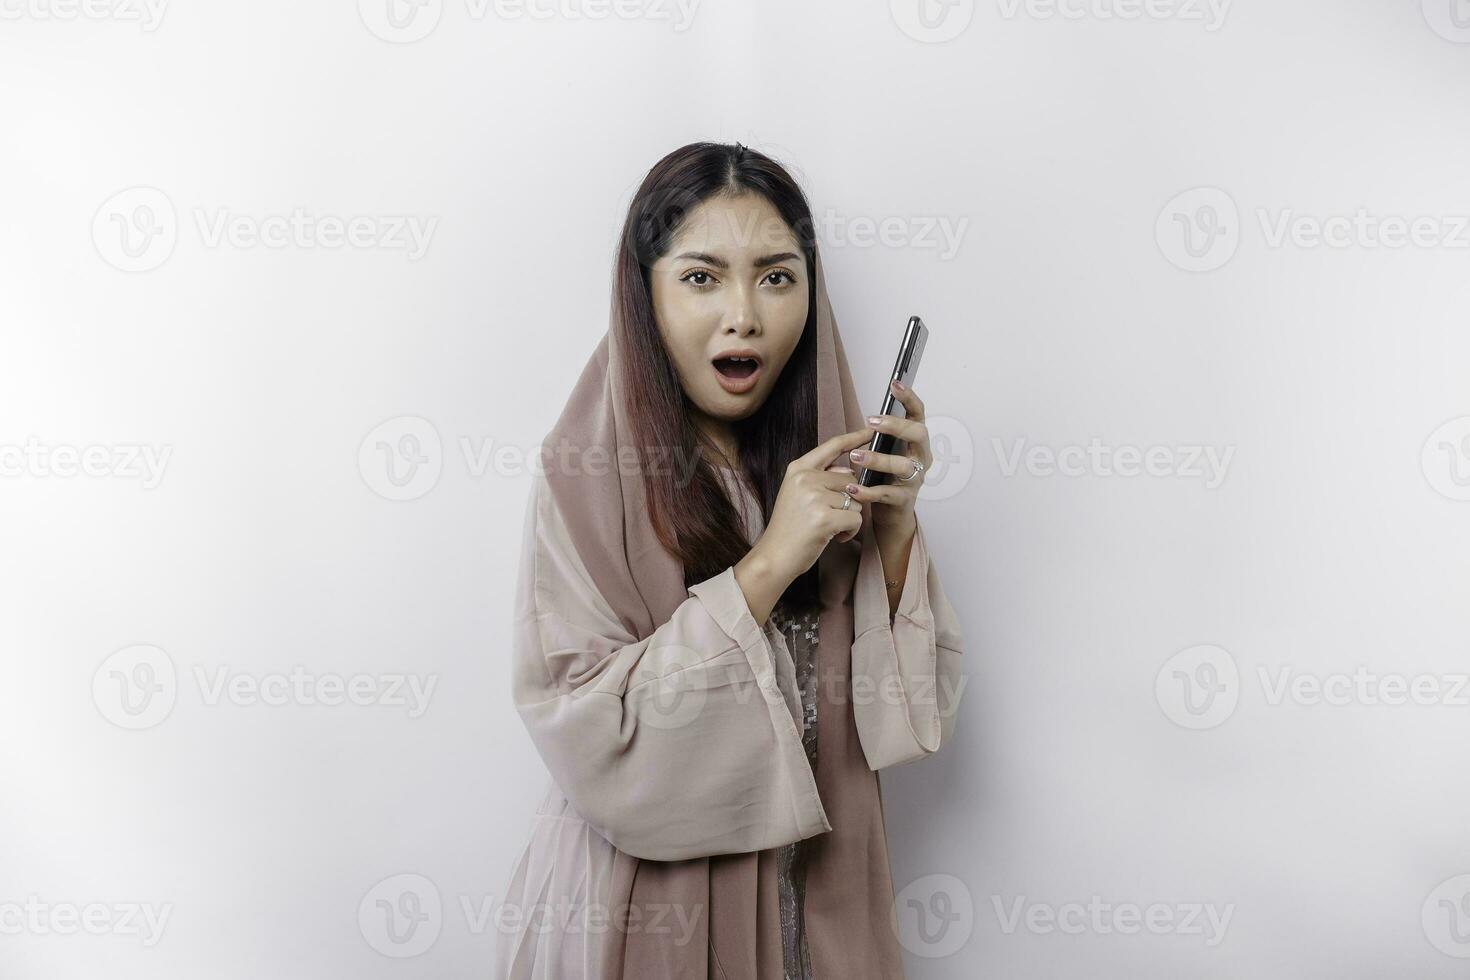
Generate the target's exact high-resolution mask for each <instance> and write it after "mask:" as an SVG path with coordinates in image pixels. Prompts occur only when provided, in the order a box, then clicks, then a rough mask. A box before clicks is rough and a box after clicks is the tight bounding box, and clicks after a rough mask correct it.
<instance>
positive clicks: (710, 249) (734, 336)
mask: <svg viewBox="0 0 1470 980" xmlns="http://www.w3.org/2000/svg"><path fill="white" fill-rule="evenodd" d="M808 274H809V273H808V269H807V263H806V257H805V255H804V254H803V253H802V250H801V245H800V243H799V242H798V241H797V239H796V236H795V235H794V234H793V233H792V231H791V228H790V226H788V225H787V224H786V222H785V221H784V220H782V218H781V215H780V212H778V211H777V210H776V209H775V207H774V206H772V204H771V203H770V201H768V200H766V198H765V197H763V196H762V195H760V194H753V193H746V194H741V195H739V196H736V197H728V196H725V195H717V196H715V197H712V198H710V199H709V200H707V201H705V202H704V203H703V204H701V205H700V206H699V207H698V208H697V209H695V210H694V211H692V212H690V214H689V217H688V218H687V219H686V220H685V222H684V224H683V225H682V226H681V227H680V228H679V229H678V231H677V232H676V234H675V235H674V240H673V244H672V246H671V247H670V248H669V250H668V252H667V253H666V254H665V255H664V256H663V257H662V258H660V259H659V260H658V261H657V262H655V263H654V265H653V268H652V270H651V274H650V277H649V281H650V284H651V288H652V292H653V312H654V316H655V318H656V319H657V321H658V329H659V334H660V335H661V336H662V337H663V342H664V347H665V349H666V350H668V352H669V357H670V358H671V359H672V360H673V362H674V366H675V368H676V369H677V370H678V372H679V380H680V381H681V382H682V384H683V386H684V393H685V394H686V395H687V396H688V398H689V401H690V402H691V403H692V406H691V412H692V414H694V416H695V420H696V422H697V423H701V424H702V425H704V426H705V427H706V428H708V427H709V423H710V422H713V423H714V427H715V428H721V427H723V426H724V425H727V424H728V423H730V422H733V421H736V420H738V419H743V418H746V417H748V416H750V415H751V414H753V413H754V412H755V410H756V409H758V408H759V407H760V406H761V405H762V404H763V403H764V402H765V400H766V397H767V396H768V395H770V393H771V390H772V389H773V388H774V387H775V384H776V379H777V377H779V376H780V374H781V369H782V368H784V367H785V366H786V361H787V360H788V359H789V358H790V357H791V352H792V351H793V350H795V349H796V344H797V342H798V341H799V340H800V339H801V332H802V328H803V327H804V326H805V325H806V316H807V306H808V302H807V289H808V287H807V275H808ZM731 353H737V354H740V355H742V356H744V357H748V358H751V359H753V361H754V363H753V364H752V363H750V362H749V361H746V362H739V361H732V360H728V359H725V358H726V355H729V354H731Z"/></svg>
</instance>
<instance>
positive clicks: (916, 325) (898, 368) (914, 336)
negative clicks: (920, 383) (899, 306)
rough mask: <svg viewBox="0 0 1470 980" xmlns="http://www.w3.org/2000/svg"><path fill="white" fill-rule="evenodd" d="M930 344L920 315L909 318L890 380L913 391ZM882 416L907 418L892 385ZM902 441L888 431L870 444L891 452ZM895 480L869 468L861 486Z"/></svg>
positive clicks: (875, 435) (871, 447)
mask: <svg viewBox="0 0 1470 980" xmlns="http://www.w3.org/2000/svg"><path fill="white" fill-rule="evenodd" d="M928 342H929V328H928V327H926V326H924V321H923V320H920V319H919V318H918V317H916V316H911V317H909V322H908V325H907V326H905V327H904V328H903V340H902V342H901V343H899V345H898V360H896V361H894V362H893V376H892V377H891V378H889V381H894V380H897V381H901V382H902V383H903V384H904V386H905V387H908V388H912V387H913V384H914V377H915V376H916V375H917V374H918V373H919V359H920V358H922V357H923V356H924V345H925V344H926V343H928ZM878 414H879V415H896V416H898V417H899V418H904V415H905V413H904V410H903V403H902V402H900V401H899V400H898V397H897V396H896V395H894V393H893V389H892V388H891V387H889V386H888V385H884V386H883V410H882V411H881V412H879V413H878ZM898 442H899V440H898V439H896V438H894V437H893V436H891V435H889V434H888V433H886V432H875V433H873V441H872V442H870V443H868V451H869V452H873V453H891V452H893V448H894V446H895V445H896V444H897V443H898ZM893 478H894V477H893V474H892V473H884V472H883V471H882V470H869V469H865V470H863V474H862V476H861V477H860V478H859V479H858V483H860V484H861V485H862V486H865V487H871V486H876V485H877V484H879V483H887V482H888V481H889V480H890V479H893Z"/></svg>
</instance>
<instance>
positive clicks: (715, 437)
mask: <svg viewBox="0 0 1470 980" xmlns="http://www.w3.org/2000/svg"><path fill="white" fill-rule="evenodd" d="M693 418H694V424H695V426H696V427H698V429H699V431H700V432H701V433H703V434H704V438H705V439H707V440H708V441H709V442H710V443H711V444H712V445H713V446H714V447H715V449H716V451H717V452H719V453H720V454H721V455H723V456H724V459H720V458H719V457H718V456H717V457H715V458H714V459H713V460H712V462H713V463H714V464H715V465H716V466H719V465H722V464H728V465H729V466H730V467H734V466H735V465H736V460H738V459H739V458H740V447H739V444H738V443H737V442H736V441H735V428H734V426H732V425H731V424H730V423H729V422H726V421H724V420H723V419H717V418H711V417H710V416H708V415H705V414H703V413H702V412H695V413H694V416H693Z"/></svg>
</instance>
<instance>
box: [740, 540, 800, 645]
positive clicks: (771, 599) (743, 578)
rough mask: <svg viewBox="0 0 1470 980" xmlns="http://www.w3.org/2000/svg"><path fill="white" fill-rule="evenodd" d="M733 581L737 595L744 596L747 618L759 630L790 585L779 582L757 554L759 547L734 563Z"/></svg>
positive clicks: (777, 574)
mask: <svg viewBox="0 0 1470 980" xmlns="http://www.w3.org/2000/svg"><path fill="white" fill-rule="evenodd" d="M735 581H736V583H737V584H738V585H739V586H740V591H741V592H743V593H745V604H746V606H747V607H749V609H750V614H751V616H753V617H754V618H755V621H756V622H757V623H758V624H760V625H761V626H764V625H766V620H767V619H768V618H770V615H771V610H772V609H774V608H775V607H776V603H777V601H778V600H780V598H781V594H782V593H783V592H785V591H786V587H787V586H789V585H790V584H791V579H789V578H786V579H783V577H782V574H781V572H780V571H779V570H778V569H777V568H776V567H775V566H774V565H773V564H772V562H771V561H770V559H769V558H768V557H767V556H766V554H765V553H764V552H762V551H761V549H760V546H759V544H757V546H756V547H754V548H751V549H750V550H749V551H748V552H746V553H745V557H744V558H742V559H740V560H739V561H738V562H736V563H735Z"/></svg>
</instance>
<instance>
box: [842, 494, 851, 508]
mask: <svg viewBox="0 0 1470 980" xmlns="http://www.w3.org/2000/svg"><path fill="white" fill-rule="evenodd" d="M851 506H852V496H851V495H850V494H848V493H847V492H846V491H843V494H842V509H843V510H847V508H849V507H851Z"/></svg>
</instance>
